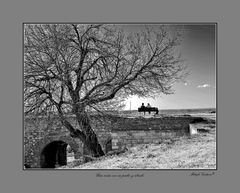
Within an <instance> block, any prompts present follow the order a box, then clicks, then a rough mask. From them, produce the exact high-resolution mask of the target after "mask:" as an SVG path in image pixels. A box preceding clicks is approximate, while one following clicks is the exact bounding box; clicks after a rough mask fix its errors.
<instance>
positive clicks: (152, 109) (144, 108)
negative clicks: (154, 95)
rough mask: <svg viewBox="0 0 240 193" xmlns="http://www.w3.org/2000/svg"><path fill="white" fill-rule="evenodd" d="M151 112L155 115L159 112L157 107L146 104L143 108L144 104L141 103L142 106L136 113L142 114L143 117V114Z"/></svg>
mask: <svg viewBox="0 0 240 193" xmlns="http://www.w3.org/2000/svg"><path fill="white" fill-rule="evenodd" d="M152 111H153V112H156V114H158V112H159V110H158V108H157V107H152V106H151V105H150V104H149V103H148V104H147V106H144V103H142V106H141V107H139V108H138V112H144V115H145V112H148V113H149V114H150V113H151V112H152Z"/></svg>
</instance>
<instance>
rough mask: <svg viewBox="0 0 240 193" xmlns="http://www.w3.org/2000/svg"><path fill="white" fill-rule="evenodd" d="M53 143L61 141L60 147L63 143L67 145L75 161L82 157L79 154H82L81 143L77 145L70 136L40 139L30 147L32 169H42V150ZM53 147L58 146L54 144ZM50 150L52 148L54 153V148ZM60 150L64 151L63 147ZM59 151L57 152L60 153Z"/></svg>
mask: <svg viewBox="0 0 240 193" xmlns="http://www.w3.org/2000/svg"><path fill="white" fill-rule="evenodd" d="M54 141H61V142H62V145H63V144H64V143H65V144H67V145H69V146H70V147H71V149H72V150H73V152H74V158H75V159H78V158H79V157H80V156H81V155H82V154H81V153H82V147H81V143H79V142H78V141H77V140H76V139H74V138H72V137H71V136H47V137H45V138H43V139H40V140H39V141H38V142H37V143H35V144H34V145H33V146H32V147H31V149H32V150H33V152H31V154H32V160H31V163H30V165H31V167H32V168H39V167H43V165H44V163H43V162H44V161H43V159H44V158H43V154H44V152H43V150H44V148H46V146H47V145H49V144H50V143H52V142H54ZM55 143H56V142H55ZM55 145H56V146H58V145H57V144H55ZM59 145H60V144H59ZM53 146H54V144H53ZM65 146H66V145H65ZM50 148H51V147H50ZM52 148H53V151H55V150H54V147H52ZM60 149H61V148H60ZM61 150H62V151H63V150H64V151H65V147H64V148H63V149H61ZM61 150H59V151H61ZM45 151H46V152H47V151H48V150H45ZM46 152H45V153H46ZM26 153H27V152H26ZM42 153H43V154H42ZM62 155H63V154H62ZM28 163H29V162H28ZM60 163H61V161H60Z"/></svg>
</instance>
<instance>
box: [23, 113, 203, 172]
mask: <svg viewBox="0 0 240 193" xmlns="http://www.w3.org/2000/svg"><path fill="white" fill-rule="evenodd" d="M91 119H92V127H93V129H94V131H95V132H96V134H97V136H98V139H99V143H100V145H101V146H102V149H103V151H104V152H105V153H107V152H108V151H111V150H115V149H122V148H125V147H132V146H135V145H137V144H142V143H160V142H161V140H163V139H166V138H173V137H174V136H180V135H185V134H188V133H189V124H190V123H194V122H196V121H199V120H200V119H202V118H199V117H191V116H178V117H161V118H142V117H139V118H124V117H114V116H113V117H108V118H103V117H101V116H92V117H91ZM68 120H69V121H70V122H71V123H72V124H73V125H74V126H75V127H76V128H78V125H77V122H76V120H75V119H74V118H73V117H71V116H69V117H68ZM83 149H84V148H83V144H82V143H81V141H80V140H79V139H75V138H72V137H71V136H70V135H69V131H68V130H67V129H65V127H64V126H62V125H61V122H60V121H59V119H58V118H57V117H52V118H47V117H35V118H33V117H31V118H30V117H26V118H25V122H24V164H25V166H26V167H31V168H54V167H55V165H56V164H58V165H66V164H67V152H70V151H71V152H72V153H73V154H74V158H76V159H78V158H80V157H81V156H82V155H83V154H84V152H83V151H84V150H83Z"/></svg>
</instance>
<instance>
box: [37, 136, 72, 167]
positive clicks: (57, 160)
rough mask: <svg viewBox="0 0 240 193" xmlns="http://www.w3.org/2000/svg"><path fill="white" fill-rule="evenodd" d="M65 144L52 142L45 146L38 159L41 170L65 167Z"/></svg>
mask: <svg viewBox="0 0 240 193" xmlns="http://www.w3.org/2000/svg"><path fill="white" fill-rule="evenodd" d="M67 145H68V144H67V143H65V142H63V141H53V142H51V143H49V144H48V145H46V146H45V147H44V149H43V150H42V153H41V157H40V167H41V168H55V167H56V165H59V166H63V165H67Z"/></svg>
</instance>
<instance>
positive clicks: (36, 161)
mask: <svg viewBox="0 0 240 193" xmlns="http://www.w3.org/2000/svg"><path fill="white" fill-rule="evenodd" d="M68 121H69V122H71V124H72V125H73V126H74V127H75V128H78V124H77V122H76V120H75V119H74V118H73V117H71V116H69V117H68ZM109 125H111V122H110V121H109V120H105V119H104V120H103V119H101V118H99V117H98V118H97V117H95V118H94V117H93V121H92V127H93V129H94V131H95V132H96V134H97V136H98V139H99V143H100V145H101V146H102V148H103V151H104V152H106V151H107V150H106V149H105V147H106V144H107V143H108V142H109V139H111V134H110V131H109V129H110V128H111V127H110V126H109ZM54 141H63V142H65V143H67V144H68V145H69V146H70V147H71V149H72V150H73V152H74V156H75V158H79V157H80V156H81V155H82V154H83V144H82V142H81V141H80V140H79V139H76V138H72V137H71V136H70V135H69V131H68V130H67V129H66V128H65V127H64V126H63V125H62V124H61V122H60V120H59V119H58V118H57V117H52V118H50V119H49V118H47V117H26V118H25V121H24V164H27V165H28V166H31V167H34V168H39V167H40V161H41V152H42V151H43V149H44V147H46V146H47V145H48V144H50V143H51V142H54Z"/></svg>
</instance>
